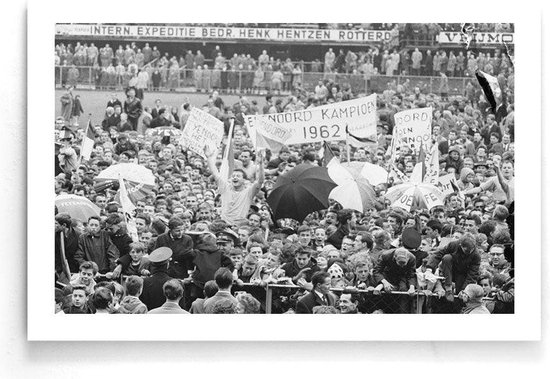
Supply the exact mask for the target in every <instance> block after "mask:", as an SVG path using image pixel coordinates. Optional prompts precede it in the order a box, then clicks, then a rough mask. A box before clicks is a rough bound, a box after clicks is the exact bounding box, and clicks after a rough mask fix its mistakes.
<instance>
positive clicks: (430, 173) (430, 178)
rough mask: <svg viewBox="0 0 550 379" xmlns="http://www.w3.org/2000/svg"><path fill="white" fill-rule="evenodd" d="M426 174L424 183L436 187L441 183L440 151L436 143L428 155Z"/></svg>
mask: <svg viewBox="0 0 550 379" xmlns="http://www.w3.org/2000/svg"><path fill="white" fill-rule="evenodd" d="M425 162H426V164H425V166H426V174H425V175H424V180H423V182H424V183H428V184H432V185H434V186H436V185H437V183H438V182H439V149H438V146H437V144H436V143H434V144H432V148H431V149H430V150H429V151H428V153H427V154H426V160H425Z"/></svg>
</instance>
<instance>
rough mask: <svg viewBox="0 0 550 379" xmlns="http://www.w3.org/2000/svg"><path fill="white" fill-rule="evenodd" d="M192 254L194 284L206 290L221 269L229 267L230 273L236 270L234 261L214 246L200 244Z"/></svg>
mask: <svg viewBox="0 0 550 379" xmlns="http://www.w3.org/2000/svg"><path fill="white" fill-rule="evenodd" d="M192 254H193V264H194V265H195V271H193V274H192V278H193V283H195V284H196V285H197V286H199V287H201V288H204V284H205V283H206V282H207V281H209V280H214V273H215V272H216V270H217V269H219V268H220V267H227V268H228V269H229V270H230V271H233V269H234V266H233V261H232V260H231V259H230V258H229V257H228V256H226V255H225V254H224V252H223V250H220V249H218V247H217V246H216V245H214V244H212V245H210V244H199V245H197V246H196V248H195V249H194V250H193V251H192Z"/></svg>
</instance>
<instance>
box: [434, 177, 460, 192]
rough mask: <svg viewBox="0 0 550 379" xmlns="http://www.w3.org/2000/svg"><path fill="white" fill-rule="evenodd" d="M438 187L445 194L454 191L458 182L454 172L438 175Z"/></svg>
mask: <svg viewBox="0 0 550 379" xmlns="http://www.w3.org/2000/svg"><path fill="white" fill-rule="evenodd" d="M438 187H439V188H440V189H441V192H443V194H444V195H445V196H447V195H450V194H451V193H453V192H456V189H458V182H457V181H456V177H455V174H447V175H444V176H440V177H439V184H438Z"/></svg>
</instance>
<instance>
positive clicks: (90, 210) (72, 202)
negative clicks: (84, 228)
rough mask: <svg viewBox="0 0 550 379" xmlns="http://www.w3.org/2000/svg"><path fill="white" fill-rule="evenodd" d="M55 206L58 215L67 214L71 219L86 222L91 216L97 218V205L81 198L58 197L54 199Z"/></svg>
mask: <svg viewBox="0 0 550 379" xmlns="http://www.w3.org/2000/svg"><path fill="white" fill-rule="evenodd" d="M55 206H56V207H57V210H58V212H59V213H67V214H68V215H69V216H71V218H74V219H77V220H80V221H82V222H88V219H89V218H90V217H91V216H99V212H100V209H99V207H98V206H97V205H95V204H94V203H92V202H91V201H90V200H88V199H87V198H85V197H83V196H77V195H59V196H57V197H56V198H55Z"/></svg>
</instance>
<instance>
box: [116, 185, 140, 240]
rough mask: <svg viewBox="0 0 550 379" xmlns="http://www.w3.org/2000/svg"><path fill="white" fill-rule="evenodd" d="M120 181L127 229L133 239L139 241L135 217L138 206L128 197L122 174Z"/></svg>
mask: <svg viewBox="0 0 550 379" xmlns="http://www.w3.org/2000/svg"><path fill="white" fill-rule="evenodd" d="M118 183H119V184H120V205H122V211H123V212H124V221H125V222H126V230H127V231H128V234H129V235H130V237H132V241H134V242H139V237H138V232H137V226H136V220H135V219H134V216H135V213H136V206H135V205H134V204H132V201H131V200H130V198H129V197H128V192H127V191H126V186H125V185H124V179H122V177H121V176H119V177H118Z"/></svg>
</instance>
